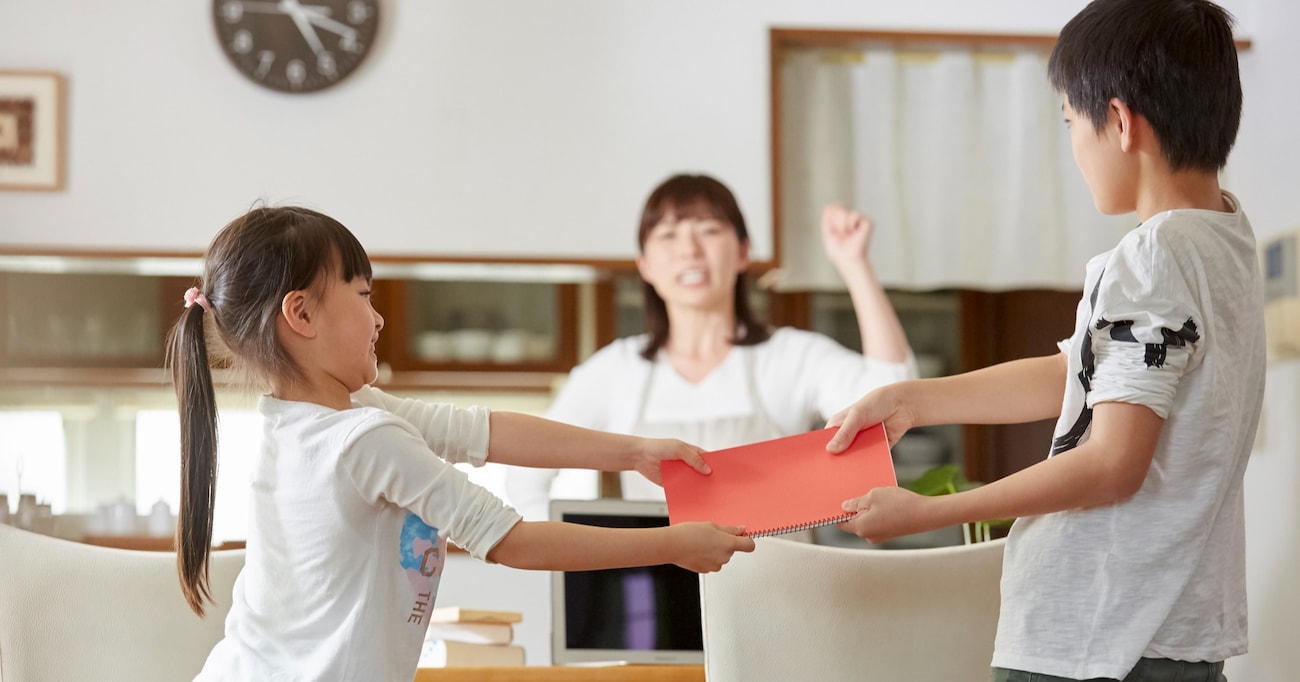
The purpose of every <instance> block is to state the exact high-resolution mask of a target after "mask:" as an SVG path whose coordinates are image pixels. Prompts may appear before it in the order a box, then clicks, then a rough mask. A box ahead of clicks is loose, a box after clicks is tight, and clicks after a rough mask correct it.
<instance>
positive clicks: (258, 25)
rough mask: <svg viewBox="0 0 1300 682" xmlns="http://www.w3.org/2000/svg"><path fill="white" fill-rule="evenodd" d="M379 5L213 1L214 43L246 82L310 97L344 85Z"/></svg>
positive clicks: (368, 41)
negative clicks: (316, 92)
mask: <svg viewBox="0 0 1300 682" xmlns="http://www.w3.org/2000/svg"><path fill="white" fill-rule="evenodd" d="M379 2H380V0H302V1H301V2H300V1H299V0H267V1H254V0H213V2H212V20H213V22H214V24H215V26H216V29H217V40H218V41H219V42H220V43H221V49H222V51H223V52H225V53H226V56H227V57H229V58H230V62H231V63H232V64H234V66H235V68H236V69H238V70H239V72H240V73H242V74H244V75H245V76H247V77H248V79H249V80H251V81H253V82H254V83H257V84H259V85H263V86H265V87H268V88H271V89H272V90H278V91H280V92H288V93H303V92H315V91H317V90H321V89H324V88H328V87H329V86H331V85H334V84H335V83H338V82H339V81H341V80H343V79H344V78H346V77H347V76H348V74H350V73H352V72H353V71H355V70H356V68H357V67H358V66H360V65H361V61H362V60H363V59H365V57H366V54H367V53H369V51H370V48H371V45H372V44H373V43H374V39H375V30H376V28H377V27H378V25H379Z"/></svg>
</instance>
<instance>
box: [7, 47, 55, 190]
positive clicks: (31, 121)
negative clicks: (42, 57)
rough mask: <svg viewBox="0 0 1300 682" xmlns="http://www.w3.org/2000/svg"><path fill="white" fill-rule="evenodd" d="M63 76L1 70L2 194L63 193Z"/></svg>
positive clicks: (39, 72) (38, 72)
mask: <svg viewBox="0 0 1300 682" xmlns="http://www.w3.org/2000/svg"><path fill="white" fill-rule="evenodd" d="M63 139H64V134H63V77H62V76H60V75H59V74H56V73H49V72H41V71H0V190H57V189H62V188H63V153H64V150H63Z"/></svg>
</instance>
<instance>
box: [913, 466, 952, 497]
mask: <svg viewBox="0 0 1300 682" xmlns="http://www.w3.org/2000/svg"><path fill="white" fill-rule="evenodd" d="M958 477H960V478H961V479H962V480H965V476H962V473H961V469H959V468H958V467H957V465H956V464H940V465H939V466H936V467H933V468H931V469H929V470H927V471H926V472H925V473H923V474H921V475H920V476H918V477H917V478H916V480H913V481H911V482H910V483H907V484H905V485H904V486H903V487H904V488H907V489H908V490H911V491H912V492H914V493H917V494H918V495H929V496H934V495H946V494H948V493H949V492H951V491H952V488H953V487H954V486H957V479H958ZM957 487H960V486H957Z"/></svg>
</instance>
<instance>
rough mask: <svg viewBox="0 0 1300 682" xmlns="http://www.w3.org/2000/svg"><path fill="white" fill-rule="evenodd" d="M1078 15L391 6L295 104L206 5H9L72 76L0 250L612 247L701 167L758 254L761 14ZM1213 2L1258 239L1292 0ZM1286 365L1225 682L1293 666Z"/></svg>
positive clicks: (1254, 478)
mask: <svg viewBox="0 0 1300 682" xmlns="http://www.w3.org/2000/svg"><path fill="white" fill-rule="evenodd" d="M1083 4H1084V3H1083V2H1082V0H1069V1H1068V2H1041V1H1038V0H986V1H982V2H970V1H969V0H929V1H925V2H912V3H899V2H893V1H892V0H891V1H886V0H860V1H850V0H840V1H831V0H806V1H803V2H797V3H796V2H788V1H786V0H752V1H749V0H656V1H655V2H635V1H633V0H547V1H545V2H534V1H528V0H514V1H507V0H421V1H418V2H400V1H398V0H391V1H389V2H387V3H385V10H386V11H387V18H386V21H385V24H384V26H383V27H382V31H383V34H382V40H381V42H380V44H379V46H378V49H377V51H376V52H375V53H374V54H372V55H371V57H370V58H369V61H368V62H367V63H366V64H365V65H364V66H363V68H362V70H361V72H360V73H358V74H355V75H354V76H353V78H352V79H351V80H349V81H348V82H346V83H345V84H343V85H341V86H339V87H338V88H337V89H336V90H333V91H326V92H324V93H322V94H320V95H317V96H303V97H286V96H283V95H277V94H274V93H271V92H270V91H264V90H262V89H260V88H258V87H256V86H254V85H252V84H250V83H248V82H246V81H244V80H243V78H242V77H241V76H239V75H237V74H236V73H235V72H234V71H233V69H231V68H230V67H229V66H227V64H226V62H225V61H224V57H223V56H222V55H221V53H220V51H219V49H218V47H217V45H216V44H215V38H214V35H213V31H212V29H211V27H210V25H209V21H210V20H209V18H208V15H209V13H210V3H208V2H205V1H201V0H190V1H189V2H177V1H175V0H140V1H139V2H133V3H102V2H93V1H92V0H44V1H43V2H29V1H27V0H0V17H3V18H4V19H3V21H0V68H29V69H52V70H56V71H60V72H62V73H64V74H66V75H67V76H68V79H69V90H70V93H69V94H70V98H69V99H70V102H69V119H70V120H69V131H68V133H69V143H70V150H69V162H70V172H69V174H68V185H67V188H66V189H65V190H64V191H62V192H58V193H51V194H43V193H0V248H5V247H8V248H12V247H33V246H36V245H52V246H58V247H63V248H70V247H75V248H108V249H113V250H123V249H145V250H150V251H159V250H182V251H189V252H197V251H199V250H201V249H202V248H203V246H204V245H205V244H206V243H207V241H208V239H209V238H210V237H211V235H212V233H213V232H214V231H215V230H216V229H217V228H218V227H219V226H220V225H221V224H222V223H224V222H225V221H226V220H227V219H229V218H230V217H231V216H233V215H235V214H237V213H239V212H240V211H242V210H243V209H244V208H246V207H247V206H248V205H249V204H250V203H251V202H252V201H253V200H254V199H255V198H258V197H267V198H269V199H271V200H273V201H299V202H304V203H307V204H309V205H313V206H316V207H318V208H321V209H322V210H325V211H326V212H329V213H331V214H333V215H335V216H337V217H339V218H340V219H342V220H343V221H344V222H345V223H346V224H348V225H350V226H351V227H352V228H353V229H354V230H355V231H356V232H357V233H358V234H359V235H360V237H361V239H362V241H363V243H365V244H367V246H368V247H369V248H370V250H371V251H372V252H373V253H375V254H412V253H416V254H424V255H448V254H462V255H487V254H495V255H512V254H513V255H522V256H533V257H536V256H550V257H567V256H578V257H628V256H630V255H631V253H632V248H633V244H632V235H631V230H632V225H633V221H634V220H635V217H636V215H637V211H638V210H639V205H640V202H641V201H642V200H643V199H644V196H645V194H646V193H647V192H648V191H649V189H650V187H652V186H653V184H654V183H655V182H657V181H658V180H660V179H661V178H663V177H664V176H666V175H668V174H670V173H673V172H676V171H679V170H684V169H695V170H702V171H706V172H709V173H712V174H715V175H717V176H718V177H720V178H722V179H723V180H724V181H725V182H727V183H728V184H729V185H730V186H731V187H732V188H733V189H734V190H735V191H736V192H737V195H738V196H739V198H740V200H741V203H742V207H743V208H744V210H745V212H746V216H747V218H748V219H749V220H750V221H751V223H752V226H753V229H754V232H755V234H756V238H755V242H756V244H755V247H756V255H757V256H758V257H760V258H766V257H768V256H770V253H771V247H770V239H769V237H770V235H769V234H768V230H769V229H770V228H769V226H770V223H771V210H770V204H771V199H770V196H769V194H770V190H769V188H770V180H769V178H770V168H769V150H768V91H767V90H768V73H767V69H768V62H767V40H768V37H767V29H768V27H769V26H773V25H777V26H786V27H790V26H809V27H829V28H870V29H916V30H957V31H989V32H1029V33H1054V32H1055V31H1056V30H1057V29H1059V27H1060V26H1061V25H1062V24H1063V23H1064V22H1065V21H1067V20H1068V19H1069V17H1070V16H1072V15H1073V14H1074V13H1075V12H1076V11H1077V10H1078V9H1079V8H1080V7H1082V6H1083ZM1223 4H1224V5H1225V6H1227V7H1228V8H1229V9H1231V10H1232V11H1233V12H1235V13H1236V14H1237V16H1238V18H1239V20H1240V27H1239V29H1240V30H1239V33H1240V35H1242V36H1244V37H1248V38H1251V39H1253V40H1254V44H1255V46H1254V49H1253V50H1252V51H1251V52H1250V53H1248V54H1247V55H1246V56H1245V57H1244V58H1243V60H1242V72H1243V77H1244V79H1245V88H1246V113H1245V120H1244V122H1243V130H1242V133H1241V136H1240V141H1239V143H1238V146H1237V151H1236V152H1235V154H1234V158H1233V163H1232V175H1231V177H1232V188H1233V189H1234V190H1236V192H1237V193H1238V195H1239V196H1240V197H1241V199H1242V200H1243V202H1244V203H1245V205H1246V206H1247V208H1248V211H1249V212H1250V214H1251V216H1252V219H1253V222H1254V224H1255V226H1256V229H1257V231H1258V232H1259V234H1260V236H1261V237H1265V236H1268V235H1270V234H1273V233H1276V232H1279V231H1281V230H1282V229H1284V228H1288V227H1294V226H1297V225H1300V198H1297V194H1296V191H1295V183H1296V179H1297V173H1296V170H1295V168H1296V159H1297V157H1300V128H1298V127H1297V126H1295V124H1294V121H1293V120H1292V119H1293V118H1294V112H1295V111H1297V110H1300V89H1297V88H1296V87H1295V84H1294V83H1295V81H1294V72H1295V70H1296V68H1297V67H1298V66H1300V43H1298V42H1297V41H1296V40H1295V39H1294V36H1295V34H1296V31H1297V30H1300V3H1294V2H1293V1H1292V0H1225V1H1224V2H1223ZM1298 364H1300V363H1297V362H1295V361H1292V362H1290V363H1288V364H1282V365H1279V366H1277V367H1275V368H1274V369H1273V370H1272V371H1270V374H1269V379H1268V380H1269V386H1268V405H1267V413H1266V424H1265V429H1264V438H1263V441H1261V447H1260V449H1259V451H1258V452H1257V453H1256V455H1255V457H1254V459H1253V461H1252V463H1251V466H1250V469H1249V471H1248V473H1247V495H1248V500H1247V506H1248V514H1249V519H1248V529H1247V532H1248V553H1249V554H1248V568H1249V579H1250V591H1251V600H1252V601H1251V603H1252V615H1251V627H1252V632H1253V636H1252V649H1253V652H1252V653H1251V654H1250V655H1248V656H1245V657H1243V658H1241V659H1238V660H1234V661H1232V663H1231V667H1230V668H1229V672H1230V675H1231V676H1232V678H1233V679H1236V680H1250V681H1251V682H1273V681H1278V682H1281V681H1283V680H1286V679H1289V676H1290V677H1293V675H1294V651H1293V649H1294V643H1295V635H1294V633H1296V632H1300V587H1298V585H1297V580H1296V578H1295V577H1294V576H1295V574H1296V573H1295V571H1296V569H1295V566H1296V565H1297V559H1300V550H1298V549H1297V547H1300V495H1297V494H1296V492H1295V481H1297V480H1300V476H1298V475H1297V474H1300V472H1298V471H1297V469H1300V463H1298V462H1297V460H1298V459H1300V445H1298V444H1300V426H1298V425H1297V420H1296V415H1297V414H1298V413H1300V367H1298ZM447 588H448V590H450V591H452V592H453V593H454V592H457V591H459V590H458V589H456V588H453V587H452V583H451V582H450V581H449V582H448V585H447ZM490 589H491V588H489V590H490ZM449 598H450V597H449V596H447V595H446V594H444V595H443V597H442V598H440V601H442V602H443V603H450V602H449V601H447V599H449ZM529 656H530V660H531V661H534V662H542V661H543V660H547V658H548V656H547V654H546V652H544V651H539V652H534V651H532V650H530V652H529ZM1284 671H1285V672H1284Z"/></svg>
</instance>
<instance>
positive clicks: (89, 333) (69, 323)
mask: <svg viewBox="0 0 1300 682" xmlns="http://www.w3.org/2000/svg"><path fill="white" fill-rule="evenodd" d="M191 281H192V280H191V279H190V278H186V277H168V276H141V275H134V274H96V273H44V272H0V310H3V319H0V325H3V333H0V368H3V369H4V370H14V371H17V370H23V371H28V372H30V371H35V370H92V369H117V370H156V369H160V368H162V366H163V358H164V355H165V352H166V350H165V348H164V344H165V339H166V336H167V332H168V330H169V329H170V328H171V326H172V324H173V323H174V322H175V320H176V318H177V317H178V316H179V314H180V312H181V309H182V305H183V296H184V292H185V289H186V288H188V287H189V286H190V282H191Z"/></svg>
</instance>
